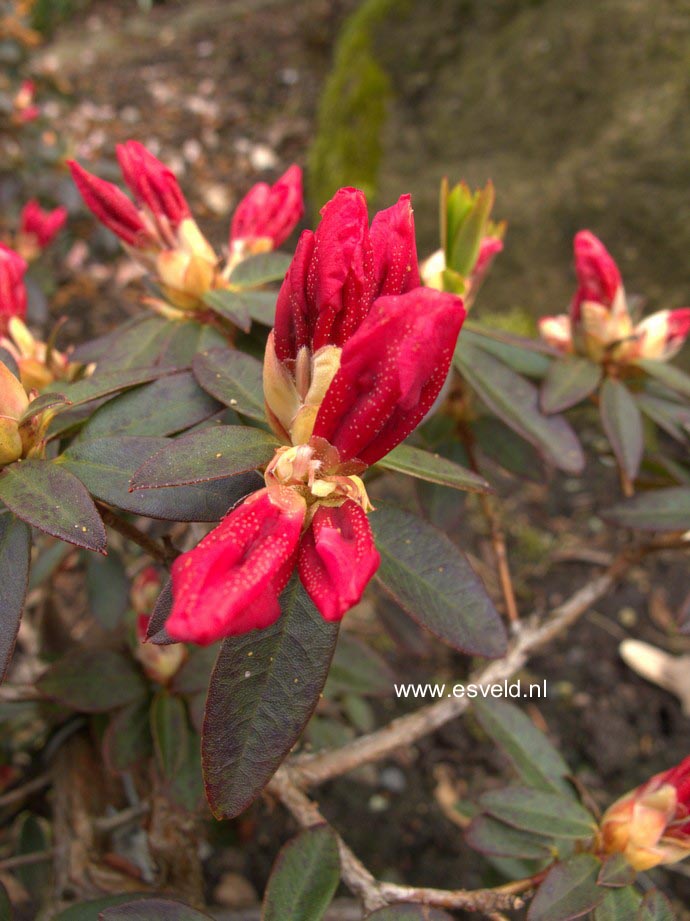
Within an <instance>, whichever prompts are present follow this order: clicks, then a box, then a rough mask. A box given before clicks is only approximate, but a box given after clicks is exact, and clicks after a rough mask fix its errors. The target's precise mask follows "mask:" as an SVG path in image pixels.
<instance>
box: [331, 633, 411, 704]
mask: <svg viewBox="0 0 690 921" xmlns="http://www.w3.org/2000/svg"><path fill="white" fill-rule="evenodd" d="M394 680H395V676H394V675H393V673H392V672H391V670H390V668H389V667H388V664H387V662H386V661H385V660H384V659H382V658H381V656H380V655H378V653H376V652H374V650H373V649H371V647H370V646H366V645H365V644H364V643H362V642H360V641H359V640H358V639H357V638H356V637H353V636H351V635H350V634H348V633H341V634H340V638H339V640H338V645H337V646H336V648H335V655H334V656H333V662H332V663H331V670H330V672H329V673H328V681H327V682H326V693H327V694H330V695H334V694H342V693H344V692H350V693H355V694H366V695H370V696H380V697H383V696H385V695H386V694H390V692H391V688H392V687H393V682H394Z"/></svg>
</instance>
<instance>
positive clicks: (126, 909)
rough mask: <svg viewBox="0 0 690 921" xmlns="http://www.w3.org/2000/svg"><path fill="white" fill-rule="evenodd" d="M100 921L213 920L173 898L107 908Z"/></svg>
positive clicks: (147, 900)
mask: <svg viewBox="0 0 690 921" xmlns="http://www.w3.org/2000/svg"><path fill="white" fill-rule="evenodd" d="M98 921H211V919H210V917H209V915H205V914H202V913H201V912H200V911H197V910H196V908H190V906H189V905H183V903H182V902H176V901H173V900H172V899H137V900H136V901H130V902H124V903H120V904H119V905H118V906H117V907H116V908H106V909H104V910H103V911H101V912H100V913H99V915H98Z"/></svg>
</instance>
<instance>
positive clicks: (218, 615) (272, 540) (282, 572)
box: [165, 489, 307, 645]
mask: <svg viewBox="0 0 690 921" xmlns="http://www.w3.org/2000/svg"><path fill="white" fill-rule="evenodd" d="M306 509H307V506H306V503H305V501H304V499H303V498H302V497H301V496H300V495H298V494H297V493H296V492H293V491H292V490H287V489H284V490H283V491H282V494H281V497H280V501H277V502H276V501H275V499H274V497H269V494H268V491H267V490H263V489H262V490H260V491H259V492H257V493H254V494H253V495H251V496H249V498H247V499H245V500H244V502H243V503H242V504H241V505H239V506H238V507H237V508H235V509H233V511H231V512H230V514H229V515H227V516H226V517H225V518H224V519H223V521H222V522H221V523H220V524H219V525H218V527H217V528H215V529H214V530H213V531H211V532H210V534H208V535H207V536H206V537H205V538H204V539H203V540H202V541H201V543H200V544H199V545H198V546H197V547H195V548H194V550H190V551H189V552H188V553H184V554H183V555H182V556H180V557H178V559H177V560H176V561H175V563H174V564H173V569H172V580H173V595H174V603H173V609H172V613H171V615H170V617H169V618H168V620H167V622H166V625H165V626H166V629H167V631H168V633H169V634H170V636H171V637H173V639H176V640H182V641H190V642H194V643H200V644H203V645H205V644H208V643H213V642H214V641H215V640H218V639H221V638H222V637H225V636H233V635H235V634H239V633H246V632H247V631H249V630H252V629H254V628H263V627H268V626H269V625H270V624H272V623H273V622H274V621H275V620H277V619H278V617H279V615H280V606H279V604H278V596H279V595H280V593H281V592H282V590H283V589H284V588H285V586H286V585H287V582H288V579H289V578H290V574H291V572H292V570H293V568H294V565H295V560H296V557H297V548H298V544H299V539H300V532H301V529H302V524H303V522H304V516H305V514H306Z"/></svg>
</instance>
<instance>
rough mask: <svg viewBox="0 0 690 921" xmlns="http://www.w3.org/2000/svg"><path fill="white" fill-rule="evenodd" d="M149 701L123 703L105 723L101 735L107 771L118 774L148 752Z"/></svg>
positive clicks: (126, 769) (149, 740)
mask: <svg viewBox="0 0 690 921" xmlns="http://www.w3.org/2000/svg"><path fill="white" fill-rule="evenodd" d="M152 750H153V747H152V741H151V720H150V716H149V701H148V699H142V700H140V701H137V702H136V703H133V704H129V705H128V706H126V707H123V708H122V710H120V711H119V712H118V713H116V714H115V715H114V716H113V717H112V718H111V719H110V722H109V723H108V728H107V729H106V731H105V734H104V736H103V760H104V762H105V764H106V766H107V767H108V770H109V771H112V773H114V774H120V773H122V772H123V771H128V770H130V769H131V768H132V767H134V765H136V764H141V762H143V761H145V760H146V759H147V758H149V757H150V756H151V753H152Z"/></svg>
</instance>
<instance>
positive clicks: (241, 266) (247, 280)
mask: <svg viewBox="0 0 690 921" xmlns="http://www.w3.org/2000/svg"><path fill="white" fill-rule="evenodd" d="M291 261H292V258H291V256H290V255H289V254H288V253H281V252H279V251H273V252H271V253H261V255H259V256H250V258H249V259H244V260H242V262H240V263H238V265H237V266H235V268H234V270H233V273H232V275H231V276H230V281H231V282H232V284H233V285H239V286H241V287H245V288H256V287H258V286H259V285H265V284H267V283H268V282H270V281H282V280H283V276H284V275H285V273H286V272H287V270H288V266H289V265H290V262H291Z"/></svg>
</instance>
